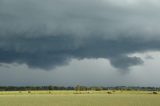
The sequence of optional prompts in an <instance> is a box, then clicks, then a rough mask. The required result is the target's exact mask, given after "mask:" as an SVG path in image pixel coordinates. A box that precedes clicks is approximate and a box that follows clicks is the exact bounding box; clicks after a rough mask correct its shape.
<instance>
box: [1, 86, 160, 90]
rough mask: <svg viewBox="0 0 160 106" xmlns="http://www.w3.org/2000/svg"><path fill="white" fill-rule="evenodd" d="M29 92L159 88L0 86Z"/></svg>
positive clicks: (151, 88) (2, 88) (155, 88)
mask: <svg viewBox="0 0 160 106" xmlns="http://www.w3.org/2000/svg"><path fill="white" fill-rule="evenodd" d="M29 90H76V91H89V90H94V91H101V90H113V91H114V90H126V91H131V90H137V91H160V87H127V86H117V87H87V86H80V85H77V86H75V87H64V86H52V85H50V86H0V91H29Z"/></svg>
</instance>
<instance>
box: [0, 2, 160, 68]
mask: <svg viewBox="0 0 160 106" xmlns="http://www.w3.org/2000/svg"><path fill="white" fill-rule="evenodd" d="M158 3H160V2H159V1H156V0H155V1H154V0H148V1H144V0H139V1H138V0H134V1H133V0H122V1H121V2H118V1H116V0H112V1H111V0H81V1H80V0H67V1H66V0H45V1H39V0H1V1H0V63H19V64H23V63H25V64H27V65H28V66H29V67H33V68H43V69H51V68H54V67H56V66H59V65H64V64H67V63H68V62H69V60H70V59H72V58H76V59H84V58H107V59H109V60H110V63H111V64H112V66H114V67H116V68H119V69H128V68H129V67H130V66H134V65H140V64H143V60H142V59H141V58H139V57H130V56H129V55H130V54H133V53H137V52H145V51H157V50H159V49H160V46H159V45H160V37H159V34H160V32H159V29H158V28H159V26H160V25H159V24H158V23H159V18H160V15H159V14H158V13H159V10H160V8H159V7H160V5H158Z"/></svg>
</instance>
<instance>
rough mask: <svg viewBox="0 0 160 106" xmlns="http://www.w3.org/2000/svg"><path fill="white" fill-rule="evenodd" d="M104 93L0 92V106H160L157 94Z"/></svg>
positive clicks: (159, 98) (159, 96)
mask: <svg viewBox="0 0 160 106" xmlns="http://www.w3.org/2000/svg"><path fill="white" fill-rule="evenodd" d="M106 92H107V91H101V92H94V91H90V92H81V93H79V92H74V91H51V92H48V91H41V92H40V91H32V92H31V93H30V94H27V92H0V106H160V95H159V94H156V95H154V94H149V93H148V92H134V91H132V92H116V93H112V94H108V93H106Z"/></svg>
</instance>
